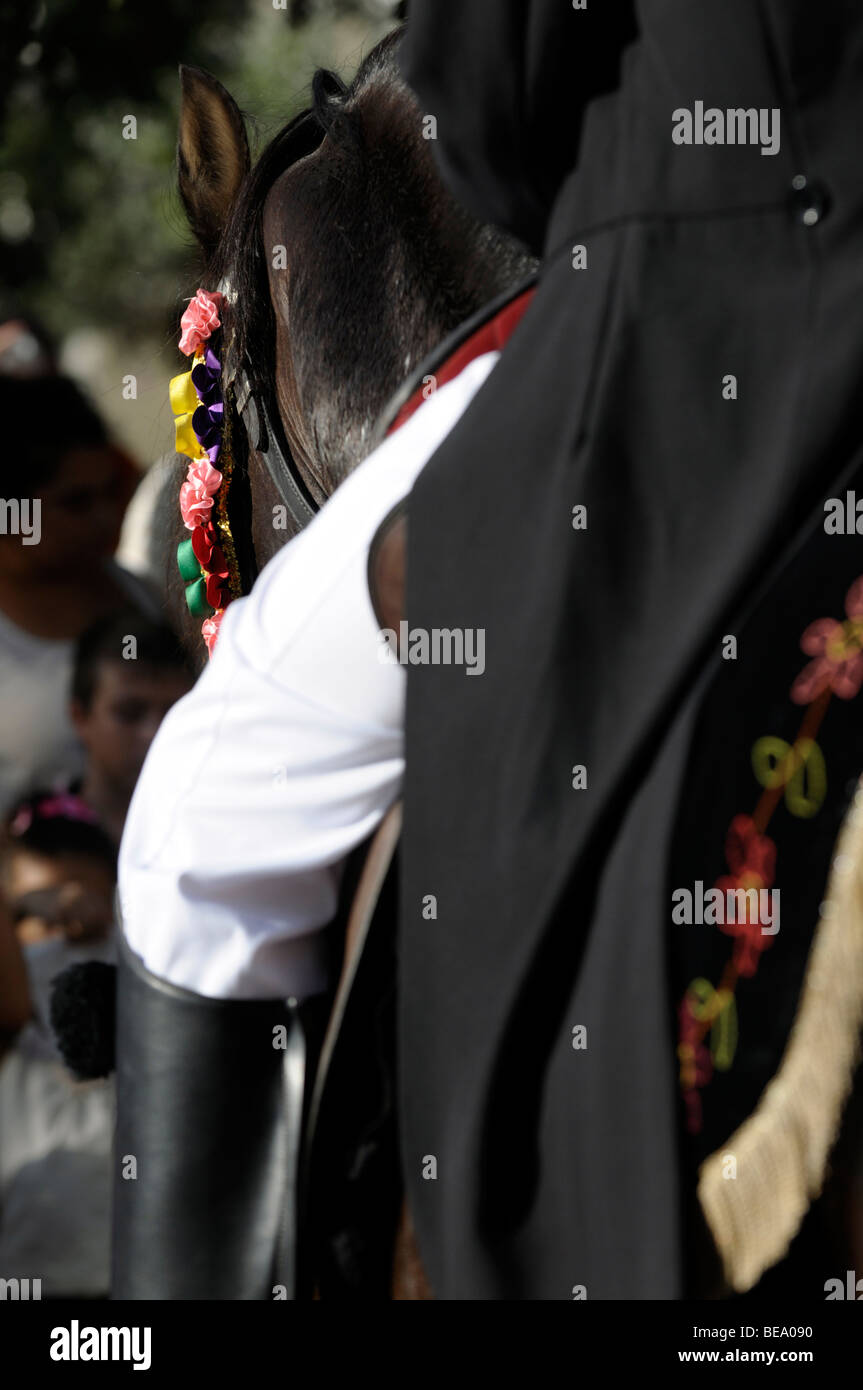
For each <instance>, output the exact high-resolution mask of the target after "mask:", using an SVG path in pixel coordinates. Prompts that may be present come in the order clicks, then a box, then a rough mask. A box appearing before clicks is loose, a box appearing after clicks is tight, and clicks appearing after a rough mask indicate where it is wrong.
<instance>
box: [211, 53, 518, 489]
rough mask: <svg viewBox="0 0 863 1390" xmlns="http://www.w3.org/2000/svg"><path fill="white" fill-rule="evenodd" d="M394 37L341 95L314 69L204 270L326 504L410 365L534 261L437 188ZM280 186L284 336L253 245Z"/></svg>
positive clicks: (237, 343)
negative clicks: (306, 91)
mask: <svg viewBox="0 0 863 1390" xmlns="http://www.w3.org/2000/svg"><path fill="white" fill-rule="evenodd" d="M402 33H403V30H402V29H397V30H394V31H393V32H392V33H391V34H390V35H388V36H387V38H385V39H384V40H383V41H382V42H381V43H379V44H378V45H376V47H375V48H374V49H373V50H372V51H371V52H370V53H369V54H368V56H367V57H366V58H365V60H364V61H363V63H362V64H361V65H360V67H359V69H358V71H357V73H356V76H355V77H354V79H353V81H352V82H351V83H350V85H349V86H347V87H346V86H345V85H344V84H343V83H342V82H341V81H340V80H339V79H338V78H337V77H336V76H335V75H334V74H332V73H329V72H327V71H325V70H319V71H318V72H317V73H316V74H315V77H314V79H313V82H312V106H311V107H310V108H309V111H307V112H305V113H302V114H301V116H300V117H295V118H294V120H293V121H291V122H289V124H288V125H287V126H285V127H284V128H283V129H282V130H281V131H280V132H279V133H278V134H277V135H276V137H275V138H274V139H273V140H272V141H271V142H270V144H269V145H268V146H267V147H266V148H265V149H264V151H263V153H262V154H261V156H260V158H259V159H258V161H257V163H256V164H255V166H254V167H253V169H252V170H251V172H250V173H249V175H248V176H247V178H246V180H245V182H244V184H243V186H242V188H241V189H240V193H239V196H238V198H237V200H236V202H235V204H234V207H233V209H232V212H231V215H230V217H229V220H228V223H227V225H226V228H225V232H224V234H223V236H222V239H221V243H220V246H219V248H218V250H217V253H216V258H215V264H214V265H213V267H212V268H211V278H212V279H213V282H214V283H215V279H224V280H226V282H227V284H228V286H229V304H228V306H227V309H226V321H225V328H226V334H227V335H228V337H229V338H230V340H231V344H232V351H233V352H235V353H236V354H237V356H238V358H239V357H242V358H245V360H246V363H247V366H248V369H249V371H250V375H251V377H252V379H253V381H254V382H255V384H256V385H260V386H262V387H265V388H269V389H270V390H275V389H276V388H278V399H279V403H280V407H281V413H282V417H283V422H284V425H285V430H286V434H287V436H288V439H289V442H290V444H291V447H292V449H293V451H294V453H295V457H297V459H298V462H299V463H300V465H301V466H302V465H303V464H305V467H306V468H307V469H309V470H310V471H311V472H312V474H313V478H314V480H315V481H316V482H317V483H318V485H319V487H320V489H321V490H322V491H323V493H325V494H328V493H329V492H331V491H332V490H333V488H334V487H335V486H337V485H338V483H339V482H341V481H342V480H343V479H344V477H346V476H347V474H348V473H349V472H350V471H351V469H352V468H354V467H355V466H356V464H357V463H359V462H360V461H361V460H362V458H363V457H364V456H365V453H366V452H367V451H368V441H369V438H370V436H371V432H372V429H373V427H374V424H375V421H376V420H377V418H378V416H379V415H380V413H381V411H382V410H383V408H384V406H385V404H386V402H387V401H388V400H389V398H390V397H391V395H392V394H393V392H394V391H395V390H396V389H397V388H398V387H399V386H400V385H401V383H402V381H403V380H404V379H405V377H406V376H407V374H408V372H409V371H410V369H411V368H412V367H414V366H416V364H417V363H418V362H419V361H420V360H421V359H422V358H423V357H424V356H425V355H426V354H427V353H428V352H429V351H431V349H432V348H434V347H435V346H436V345H437V343H439V342H440V341H441V340H442V339H443V338H444V337H445V336H446V335H447V334H448V333H450V332H452V331H453V330H454V329H455V328H457V327H458V325H459V324H460V323H462V322H463V321H464V320H465V319H467V318H468V317H470V315H471V314H473V313H475V312H476V311H477V310H478V309H480V308H482V306H483V305H484V304H486V303H488V302H489V301H490V300H492V299H493V298H495V297H496V296H497V295H499V294H500V293H501V292H502V291H503V290H505V289H506V288H508V287H509V286H510V285H515V284H516V283H517V282H518V281H519V280H520V279H522V278H524V277H525V276H526V275H527V274H528V273H529V271H530V270H531V269H532V268H533V267H534V264H535V262H534V261H533V260H532V259H531V257H530V256H529V255H528V253H527V252H526V250H525V248H524V247H523V246H522V245H521V244H520V243H518V242H516V241H514V240H513V239H512V238H510V237H509V236H507V235H505V234H503V233H501V232H498V231H496V230H494V229H492V228H490V227H488V226H484V225H483V224H481V223H479V222H478V221H476V219H475V218H473V217H472V216H471V215H470V214H469V213H468V212H466V211H465V210H464V209H463V208H462V207H461V206H460V205H459V204H458V203H457V202H456V201H455V199H454V198H452V197H451V196H450V194H449V193H448V192H447V191H446V189H445V187H444V185H443V182H442V180H441V178H440V176H439V174H438V171H437V169H436V166H435V163H434V159H433V154H432V143H433V142H431V141H429V140H426V139H424V138H423V131H422V122H423V117H422V113H421V111H420V109H419V107H418V106H417V104H416V101H415V99H414V97H413V94H412V93H411V91H410V89H409V88H408V87H407V85H406V83H405V82H404V80H403V79H402V77H401V74H400V72H399V70H398V67H397V65H396V54H397V51H398V46H399V43H400V40H401V35H402ZM324 145H325V148H324ZM315 151H319V154H318V155H317V156H316V158H314V159H312V160H308V161H307V162H306V163H303V161H304V159H305V157H306V156H307V155H310V154H313V153H314V152H315ZM283 176H285V178H284V180H283V183H282V184H281V185H280V186H279V189H278V190H277V194H276V196H277V197H278V198H279V202H278V212H279V217H280V221H279V228H280V238H279V240H280V242H283V243H284V245H285V247H286V253H287V269H286V271H285V272H283V273H284V274H286V276H287V281H286V286H285V293H286V301H285V303H286V308H287V314H286V317H287V319H288V322H289V325H293V324H297V325H298V328H297V331H296V332H289V336H288V338H287V340H286V338H285V335H284V329H283V327H282V329H281V330H280V328H279V325H278V324H277V320H276V315H275V313H274V310H273V304H272V300H271V279H270V262H271V257H272V248H271V247H269V246H266V245H265V236H264V209H265V204H266V202H267V198H268V197H269V195H270V193H271V192H272V191H273V189H274V186H275V185H276V184H277V182H278V181H279V180H280V179H282V178H283ZM284 316H285V315H284V314H283V317H284ZM277 339H278V341H277ZM280 349H281V352H280V355H279V371H278V380H277V372H276V360H277V354H278V353H279V350H280Z"/></svg>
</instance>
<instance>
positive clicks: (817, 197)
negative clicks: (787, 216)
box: [791, 174, 830, 227]
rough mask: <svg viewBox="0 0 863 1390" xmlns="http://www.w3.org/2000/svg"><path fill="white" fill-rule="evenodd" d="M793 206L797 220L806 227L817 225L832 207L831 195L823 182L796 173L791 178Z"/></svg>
mask: <svg viewBox="0 0 863 1390" xmlns="http://www.w3.org/2000/svg"><path fill="white" fill-rule="evenodd" d="M791 207H792V210H793V213H794V217H795V219H796V221H798V222H802V224H803V226H804V227H816V226H817V225H818V223H819V222H821V221H822V220H823V219H824V218H825V217H826V216H827V212H828V210H829V208H830V196H829V194H828V192H827V189H826V188H825V187H824V185H823V183H819V182H818V180H817V179H808V178H807V177H806V175H805V174H795V176H794V178H793V179H792V180H791Z"/></svg>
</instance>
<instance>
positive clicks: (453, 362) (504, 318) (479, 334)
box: [387, 285, 536, 435]
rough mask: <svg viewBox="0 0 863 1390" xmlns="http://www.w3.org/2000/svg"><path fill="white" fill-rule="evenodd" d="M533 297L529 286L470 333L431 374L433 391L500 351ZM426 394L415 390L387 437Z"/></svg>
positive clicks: (534, 290)
mask: <svg viewBox="0 0 863 1390" xmlns="http://www.w3.org/2000/svg"><path fill="white" fill-rule="evenodd" d="M535 294H536V286H535V285H531V287H530V289H527V290H525V291H524V292H523V293H522V294H520V295H519V296H518V298H517V299H513V300H511V302H510V303H509V304H506V305H505V306H504V307H503V308H502V309H501V310H500V313H498V314H495V316H494V318H493V319H489V321H488V323H484V324H483V326H482V328H478V329H477V330H476V332H475V333H472V334H471V336H470V337H469V338H468V339H467V341H466V342H464V343H462V345H461V347H460V348H458V349H457V350H456V351H455V352H454V353H453V355H452V357H448V358H447V360H446V362H444V363H443V365H442V366H441V367H439V368H438V370H437V371H436V372H435V373H434V379H435V389H436V388H437V387H438V386H445V385H446V383H447V382H448V381H453V380H454V378H455V377H457V376H458V375H459V373H460V372H463V371H464V369H465V367H466V366H467V365H468V363H470V362H472V361H473V360H474V358H475V357H482V355H483V353H484V352H494V351H495V350H497V351H498V352H499V351H501V350H502V349H503V348H504V347H505V345H506V343H507V342H508V341H509V339H510V337H511V336H512V334H513V333H514V332H515V330H516V327H517V326H518V324H519V323H520V321H521V319H522V317H523V316H524V313H525V311H526V309H527V306H528V305H529V304H530V301H531V300H532V299H533V296H534V295H535ZM426 391H427V386H426V385H425V384H423V385H421V386H418V387H417V389H416V390H415V391H414V393H413V395H412V396H411V397H410V399H409V400H407V401H405V403H404V405H403V406H402V408H401V410H400V411H399V413H398V415H397V416H396V418H395V419H394V420H393V422H392V424H391V425H390V427H389V429H388V430H387V434H388V435H389V434H394V433H395V431H396V430H397V429H400V428H401V426H402V425H403V424H404V423H405V421H406V420H409V419H410V417H411V416H412V415H413V413H414V411H415V410H419V408H420V406H421V405H422V404H423V402H424V401H425V400H426V399H427V395H426V394H425V393H426Z"/></svg>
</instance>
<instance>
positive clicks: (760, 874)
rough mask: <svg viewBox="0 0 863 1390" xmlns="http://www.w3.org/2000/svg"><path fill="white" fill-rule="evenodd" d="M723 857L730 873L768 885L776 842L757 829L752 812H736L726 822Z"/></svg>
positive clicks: (771, 875) (770, 882)
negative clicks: (728, 822)
mask: <svg viewBox="0 0 863 1390" xmlns="http://www.w3.org/2000/svg"><path fill="white" fill-rule="evenodd" d="M725 858H726V860H727V862H728V867H729V869H730V870H731V872H732V874H734V875H735V876H736V877H738V878H742V877H746V878H750V879H751V880H752V882H751V884H750V886H751V887H753V888H754V887H756V886H757V887H758V888H769V887H770V885H771V884H772V882H773V877H774V874H775V873H776V846H775V844H774V843H773V841H772V840H771V839H770V836H769V835H761V834H760V833H759V832H758V830H757V829H756V827H755V822H754V820H753V819H752V817H751V816H735V817H734V819H733V821H732V822H731V824H730V825H729V827H728V834H727V835H726V837H725ZM756 879H757V880H758V882H757V884H756V882H755V880H756ZM716 886H717V887H719V886H720V884H719V883H717V885H716Z"/></svg>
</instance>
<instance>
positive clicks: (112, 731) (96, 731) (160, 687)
mask: <svg viewBox="0 0 863 1390" xmlns="http://www.w3.org/2000/svg"><path fill="white" fill-rule="evenodd" d="M190 688H191V679H190V677H189V676H187V675H186V674H185V672H183V671H182V670H177V671H174V670H172V669H170V668H168V667H159V666H147V665H145V664H143V663H140V664H139V663H138V662H136V661H131V660H130V661H102V662H100V664H99V667H98V671H97V673H96V683H95V689H94V691H93V699H92V700H91V702H90V706H89V708H88V709H84V708H83V706H81V705H80V704H78V703H77V702H74V703H73V705H72V718H73V721H74V723H75V727H76V729H77V731H78V737H79V738H80V739H81V742H82V743H83V744H84V747H85V748H86V750H87V755H88V758H89V760H90V762H91V764H92V766H93V767H95V768H98V770H99V771H100V772H101V773H102V774H103V775H104V776H106V777H108V778H110V780H111V781H112V782H113V784H114V785H115V786H117V787H118V788H122V789H123V790H125V791H128V792H129V794H130V795H131V793H132V791H133V790H134V787H135V783H136V781H137V780H138V774H139V772H140V771H141V767H142V765H143V762H144V758H145V756H146V753H147V749H148V748H149V747H150V744H151V743H152V741H153V738H154V736H155V733H156V730H157V729H158V727H159V725H160V724H161V722H162V720H163V719H164V717H165V715H166V714H167V712H168V710H169V709H170V708H171V706H172V705H173V704H176V702H177V700H179V699H180V697H181V696H182V695H185V694H186V692H187V691H188V690H189V689H190Z"/></svg>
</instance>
